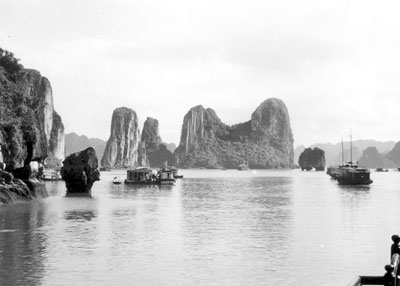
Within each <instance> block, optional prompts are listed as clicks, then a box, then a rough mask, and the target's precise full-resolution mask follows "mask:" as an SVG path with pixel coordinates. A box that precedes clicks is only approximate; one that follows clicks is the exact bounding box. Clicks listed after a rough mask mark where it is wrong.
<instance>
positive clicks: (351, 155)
mask: <svg viewBox="0 0 400 286" xmlns="http://www.w3.org/2000/svg"><path fill="white" fill-rule="evenodd" d="M350 162H351V164H353V142H352V141H351V130H350Z"/></svg>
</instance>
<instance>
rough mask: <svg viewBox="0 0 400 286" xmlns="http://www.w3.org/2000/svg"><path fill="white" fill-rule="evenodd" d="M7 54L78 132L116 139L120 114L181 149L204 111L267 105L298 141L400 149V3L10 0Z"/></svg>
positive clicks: (2, 6) (3, 6) (2, 39)
mask: <svg viewBox="0 0 400 286" xmlns="http://www.w3.org/2000/svg"><path fill="white" fill-rule="evenodd" d="M0 10H1V11H4V12H3V13H1V14H2V15H1V17H0V47H2V48H3V49H6V50H9V51H11V52H13V53H14V54H15V56H16V57H17V58H19V59H21V63H22V64H23V65H24V66H25V67H26V68H33V69H36V70H39V71H40V72H41V74H42V75H43V76H45V77H47V78H48V79H49V80H50V82H51V85H52V89H53V97H54V104H55V109H56V111H57V112H58V113H59V114H60V115H61V117H62V120H63V123H64V126H65V131H66V133H70V132H75V133H77V134H79V135H83V134H84V135H86V136H88V137H97V138H101V139H103V140H107V139H108V137H109V135H110V126H111V116H112V112H113V110H114V109H115V108H117V107H120V106H126V107H129V108H132V109H133V110H135V112H136V114H137V115H138V117H139V124H140V126H143V123H144V121H145V120H146V118H147V117H148V116H149V117H153V118H156V119H158V121H159V127H160V135H161V137H162V139H163V141H164V142H168V143H175V144H177V145H178V144H179V140H180V132H181V127H182V121H183V117H184V115H185V114H186V113H187V112H188V111H189V109H190V108H191V107H193V106H196V105H199V104H201V105H203V106H204V107H206V108H207V107H210V108H212V109H214V110H215V111H216V113H217V115H218V116H219V117H220V119H221V120H222V121H223V122H224V123H226V124H228V125H233V124H237V123H241V122H245V121H248V120H250V118H251V114H252V112H253V111H254V110H255V109H256V108H257V107H258V106H259V105H260V104H261V103H262V102H263V101H264V100H266V99H268V98H273V97H274V98H279V99H281V100H283V101H284V102H285V104H286V106H287V108H288V111H289V116H290V120H291V128H292V131H293V137H294V141H295V142H294V145H295V146H297V145H305V146H308V145H311V144H314V143H317V142H318V143H326V142H332V143H335V142H339V141H340V140H341V139H342V138H345V139H346V138H347V137H348V136H349V133H350V130H351V132H352V135H353V139H354V140H357V139H375V140H378V141H389V140H393V141H396V142H397V141H400V128H399V122H400V112H399V111H400V36H399V35H400V34H399V29H400V17H399V16H398V13H399V11H400V2H399V1H379V2H378V1H368V0H359V1H349V0H347V1H342V0H335V1H320V0H315V1H307V0H305V1H297V0H276V1H275V0H273V1H271V0H268V1H267V0H259V1H255V0H246V1H236V0H231V1H222V0H212V1H209V0H202V1H188V0H185V1H184V0H168V1H155V0H146V1H135V0H127V1H121V0H113V1H108V0H68V1H63V0H58V1H54V0H36V1H31V0H24V1H20V0H13V1H1V2H0Z"/></svg>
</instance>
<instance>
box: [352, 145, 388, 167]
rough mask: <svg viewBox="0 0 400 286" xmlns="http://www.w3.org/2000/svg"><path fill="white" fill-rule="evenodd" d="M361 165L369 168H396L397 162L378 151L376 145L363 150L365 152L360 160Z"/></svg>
mask: <svg viewBox="0 0 400 286" xmlns="http://www.w3.org/2000/svg"><path fill="white" fill-rule="evenodd" d="M358 164H359V165H360V166H364V167H367V168H379V167H380V168H395V167H396V164H395V163H393V162H392V161H390V160H389V159H387V158H386V157H385V155H383V154H381V153H379V152H378V149H377V148H376V147H368V148H367V149H365V150H364V151H363V154H362V156H361V158H360V160H358Z"/></svg>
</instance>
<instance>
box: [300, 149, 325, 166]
mask: <svg viewBox="0 0 400 286" xmlns="http://www.w3.org/2000/svg"><path fill="white" fill-rule="evenodd" d="M299 165H300V168H301V169H302V170H307V171H310V170H312V169H313V168H314V169H315V170H316V171H323V170H324V169H325V152H324V150H321V149H319V148H317V147H315V148H314V149H312V148H306V149H305V150H304V151H303V152H302V153H301V154H300V157H299Z"/></svg>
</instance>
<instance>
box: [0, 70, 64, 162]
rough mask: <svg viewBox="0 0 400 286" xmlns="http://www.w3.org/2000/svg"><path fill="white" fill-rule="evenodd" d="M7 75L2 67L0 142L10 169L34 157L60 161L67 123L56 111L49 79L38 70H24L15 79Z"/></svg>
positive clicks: (39, 159) (35, 158)
mask: <svg viewBox="0 0 400 286" xmlns="http://www.w3.org/2000/svg"><path fill="white" fill-rule="evenodd" d="M0 68H1V67H0ZM4 74H5V73H4V70H3V78H2V88H3V89H4V90H5V92H4V93H3V92H2V91H0V93H2V98H1V99H2V102H1V104H4V109H3V110H2V112H4V113H2V114H4V117H2V119H1V121H2V122H1V123H0V131H1V133H2V136H1V137H2V138H0V140H1V142H0V144H2V151H3V157H4V161H5V162H6V164H7V165H8V166H9V167H10V168H18V167H22V166H24V165H25V164H26V163H29V162H30V161H32V160H37V161H41V162H43V161H44V160H45V159H46V158H47V157H48V156H52V157H53V158H55V159H57V160H58V161H59V162H61V160H62V159H63V158H64V145H63V144H64V126H63V124H62V120H61V117H60V116H59V115H58V114H57V113H56V111H55V110H54V105H53V96H52V90H51V86H50V82H49V81H48V79H47V78H45V77H42V76H41V75H40V73H39V72H38V71H35V70H26V69H22V70H21V71H20V72H19V73H18V74H17V75H16V77H15V82H13V81H8V82H7V81H6V77H5V76H4ZM0 77H1V71H0ZM10 89H11V90H12V91H13V92H10Z"/></svg>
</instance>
